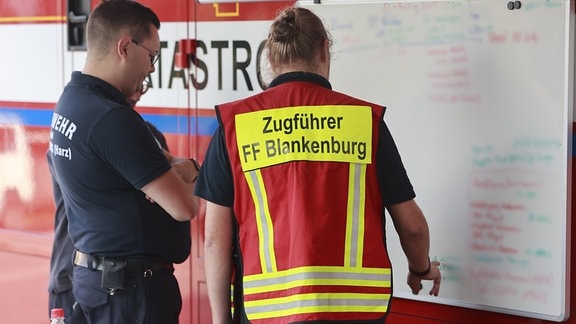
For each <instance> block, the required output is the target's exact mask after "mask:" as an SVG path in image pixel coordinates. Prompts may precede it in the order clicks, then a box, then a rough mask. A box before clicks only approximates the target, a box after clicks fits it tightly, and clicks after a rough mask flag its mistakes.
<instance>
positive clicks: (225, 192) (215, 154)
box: [194, 125, 234, 207]
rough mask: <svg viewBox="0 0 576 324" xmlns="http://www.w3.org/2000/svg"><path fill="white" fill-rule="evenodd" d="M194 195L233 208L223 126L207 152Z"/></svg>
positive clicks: (218, 129)
mask: <svg viewBox="0 0 576 324" xmlns="http://www.w3.org/2000/svg"><path fill="white" fill-rule="evenodd" d="M194 194H196V196H198V197H201V198H203V199H205V200H207V201H210V202H213V203H215V204H218V205H222V206H227V207H232V205H233V203H234V182H233V180H232V169H231V167H230V159H229V158H228V150H227V149H226V142H225V139H224V131H223V129H222V126H221V125H219V126H218V128H217V129H216V132H215V133H214V135H213V136H212V140H211V141H210V144H209V146H208V150H207V151H206V157H205V158H204V162H203V163H202V168H200V174H199V175H198V180H197V182H196V188H195V190H194Z"/></svg>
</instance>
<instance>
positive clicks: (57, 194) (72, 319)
mask: <svg viewBox="0 0 576 324" xmlns="http://www.w3.org/2000/svg"><path fill="white" fill-rule="evenodd" d="M147 90H148V85H147V84H146V83H143V85H142V87H140V89H138V90H137V91H136V93H134V95H132V96H130V97H128V102H129V103H130V105H131V106H132V108H134V106H135V105H136V103H137V102H138V101H139V100H140V97H141V96H142V95H143V94H144V93H146V91H147ZM146 123H147V125H148V127H149V128H150V131H152V134H153V135H154V138H155V140H156V142H158V145H159V146H160V147H161V148H162V149H164V150H166V151H168V152H169V148H168V144H167V142H166V138H165V137H164V135H163V134H162V132H160V131H159V130H158V129H157V128H156V126H154V125H153V124H152V123H150V122H146ZM48 161H50V163H49V167H50V172H51V173H54V170H53V169H52V163H51V159H50V155H48ZM52 192H53V196H54V204H55V206H56V211H55V215H54V240H53V244H52V255H51V258H50V277H49V278H48V292H49V294H48V314H50V310H52V309H53V308H63V309H64V314H65V317H66V322H67V323H68V324H83V323H87V322H86V319H85V318H84V314H83V313H82V310H81V309H80V306H79V305H78V303H77V302H76V300H75V299H74V294H73V293H72V271H73V265H74V264H73V263H72V256H73V253H74V244H73V243H72V240H71V239H70V236H69V235H68V219H67V218H66V209H65V208H64V200H63V199H62V191H61V190H60V185H59V184H58V183H57V182H56V181H54V178H52Z"/></svg>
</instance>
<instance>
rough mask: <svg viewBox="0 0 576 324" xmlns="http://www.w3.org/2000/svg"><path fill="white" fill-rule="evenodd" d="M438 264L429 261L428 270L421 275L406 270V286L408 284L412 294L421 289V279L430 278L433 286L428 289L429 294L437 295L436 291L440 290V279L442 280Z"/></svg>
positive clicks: (416, 293)
mask: <svg viewBox="0 0 576 324" xmlns="http://www.w3.org/2000/svg"><path fill="white" fill-rule="evenodd" d="M439 266H440V262H438V261H431V262H430V272H428V274H426V275H425V276H422V277H421V276H417V275H414V274H413V273H411V272H408V279H407V282H408V286H410V289H411V290H412V293H413V294H414V295H418V293H419V292H420V290H422V280H432V281H433V286H432V289H430V295H433V296H438V293H439V292H440V281H441V280H442V274H441V273H440V269H438V267H439Z"/></svg>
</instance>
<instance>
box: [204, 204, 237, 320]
mask: <svg viewBox="0 0 576 324" xmlns="http://www.w3.org/2000/svg"><path fill="white" fill-rule="evenodd" d="M232 217H233V216H232V209H231V208H230V207H224V206H221V205H217V204H214V203H211V202H209V201H207V202H206V220H205V225H204V226H205V229H204V231H205V235H204V236H205V241H204V261H205V270H206V286H207V287H208V297H209V300H210V308H211V310H212V323H214V324H230V323H232V314H231V307H230V298H231V296H230V285H231V276H232V235H233V232H232V231H233V224H232Z"/></svg>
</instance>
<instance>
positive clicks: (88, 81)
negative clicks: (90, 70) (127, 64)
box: [72, 71, 130, 108]
mask: <svg viewBox="0 0 576 324" xmlns="http://www.w3.org/2000/svg"><path fill="white" fill-rule="evenodd" d="M72 82H74V83H78V84H81V85H83V86H85V87H89V88H91V89H93V90H94V91H97V92H99V93H101V94H102V95H103V96H105V97H106V98H108V99H110V100H112V101H114V102H117V103H119V104H122V105H126V106H128V108H129V107H130V104H129V103H128V100H126V96H124V94H123V93H122V92H121V91H120V90H118V89H117V88H116V87H114V86H113V85H111V84H110V83H108V82H106V81H104V80H102V79H99V78H97V77H95V76H92V75H90V74H84V73H82V72H80V71H74V72H72Z"/></svg>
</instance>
